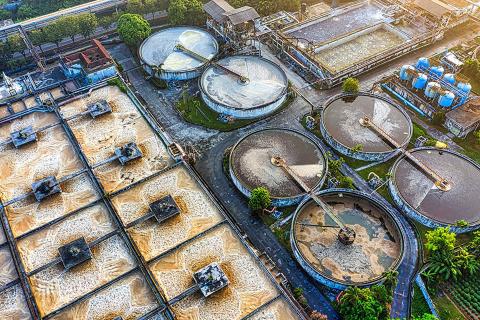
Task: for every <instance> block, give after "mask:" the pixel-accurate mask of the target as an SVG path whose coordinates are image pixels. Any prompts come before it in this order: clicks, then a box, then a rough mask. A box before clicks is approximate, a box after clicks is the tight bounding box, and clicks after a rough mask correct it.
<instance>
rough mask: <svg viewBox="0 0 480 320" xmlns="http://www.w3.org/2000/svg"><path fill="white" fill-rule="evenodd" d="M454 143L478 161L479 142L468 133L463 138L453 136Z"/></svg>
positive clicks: (479, 154)
mask: <svg viewBox="0 0 480 320" xmlns="http://www.w3.org/2000/svg"><path fill="white" fill-rule="evenodd" d="M453 141H455V143H456V144H458V145H459V146H460V147H462V148H463V151H462V153H463V154H464V155H466V156H467V157H469V158H471V159H472V160H475V161H476V162H477V163H480V142H479V141H478V140H477V139H476V138H475V136H474V135H473V134H472V133H470V134H469V135H468V136H467V137H466V138H465V139H461V138H453Z"/></svg>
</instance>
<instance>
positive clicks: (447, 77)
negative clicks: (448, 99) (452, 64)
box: [443, 73, 455, 85]
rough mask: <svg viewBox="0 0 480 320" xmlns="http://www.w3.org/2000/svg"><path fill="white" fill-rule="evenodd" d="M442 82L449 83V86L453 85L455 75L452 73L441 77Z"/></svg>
mask: <svg viewBox="0 0 480 320" xmlns="http://www.w3.org/2000/svg"><path fill="white" fill-rule="evenodd" d="M443 80H444V81H446V82H448V83H450V84H451V85H454V84H455V75H454V74H453V73H446V74H445V75H444V76H443Z"/></svg>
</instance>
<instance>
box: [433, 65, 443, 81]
mask: <svg viewBox="0 0 480 320" xmlns="http://www.w3.org/2000/svg"><path fill="white" fill-rule="evenodd" d="M444 71H445V69H443V67H442V66H433V67H431V68H430V73H431V74H434V75H436V76H437V77H439V78H441V77H442V76H443V72H444Z"/></svg>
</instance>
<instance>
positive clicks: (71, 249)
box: [58, 237, 92, 270]
mask: <svg viewBox="0 0 480 320" xmlns="http://www.w3.org/2000/svg"><path fill="white" fill-rule="evenodd" d="M58 252H59V253H60V258H61V259H62V263H63V267H64V268H65V269H66V270H70V269H71V268H73V267H75V266H78V265H79V264H81V263H83V262H85V261H87V260H90V259H91V258H92V252H91V251H90V248H89V246H88V244H87V241H86V240H85V238H84V237H81V238H78V239H77V240H74V241H72V242H70V243H68V244H66V245H64V246H61V247H60V248H58Z"/></svg>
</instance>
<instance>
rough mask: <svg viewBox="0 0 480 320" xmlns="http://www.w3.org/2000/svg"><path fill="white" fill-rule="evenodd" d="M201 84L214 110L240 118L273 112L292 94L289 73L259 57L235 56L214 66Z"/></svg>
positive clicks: (211, 66)
mask: <svg viewBox="0 0 480 320" xmlns="http://www.w3.org/2000/svg"><path fill="white" fill-rule="evenodd" d="M199 83H200V90H201V93H202V98H203V100H204V101H205V103H206V104H207V105H208V106H209V107H210V108H211V109H212V110H214V111H216V112H218V113H223V114H227V115H230V116H233V117H235V118H238V119H251V118H257V117H262V116H265V115H268V114H270V113H272V112H273V111H275V110H277V109H278V108H279V107H280V106H281V105H282V103H283V102H284V101H285V100H286V98H287V91H288V90H287V89H288V79H287V75H286V74H285V72H284V71H283V70H282V69H281V68H280V67H279V66H277V65H276V64H275V63H273V62H271V61H270V60H267V59H264V58H261V57H257V56H232V57H228V58H225V59H222V60H220V61H218V62H217V63H215V64H211V65H210V66H209V67H208V68H207V69H206V70H205V72H204V73H203V75H202V77H201V79H200V81H199Z"/></svg>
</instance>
